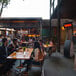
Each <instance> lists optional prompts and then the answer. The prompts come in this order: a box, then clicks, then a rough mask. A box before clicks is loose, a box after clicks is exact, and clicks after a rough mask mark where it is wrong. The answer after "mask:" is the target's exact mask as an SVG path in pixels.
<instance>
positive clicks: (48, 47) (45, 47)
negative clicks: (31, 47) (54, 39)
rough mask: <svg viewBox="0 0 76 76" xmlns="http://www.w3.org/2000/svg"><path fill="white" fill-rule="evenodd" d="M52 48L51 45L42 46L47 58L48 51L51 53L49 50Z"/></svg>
mask: <svg viewBox="0 0 76 76" xmlns="http://www.w3.org/2000/svg"><path fill="white" fill-rule="evenodd" d="M53 46H54V45H53V44H48V45H47V44H43V47H44V49H45V50H46V55H47V56H48V55H49V51H51V50H49V49H52V47H53Z"/></svg>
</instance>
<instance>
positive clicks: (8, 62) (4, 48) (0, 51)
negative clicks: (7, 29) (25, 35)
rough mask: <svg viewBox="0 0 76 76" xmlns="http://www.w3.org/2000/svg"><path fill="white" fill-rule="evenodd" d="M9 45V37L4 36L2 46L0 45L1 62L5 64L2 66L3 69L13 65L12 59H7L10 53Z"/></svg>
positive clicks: (5, 69)
mask: <svg viewBox="0 0 76 76" xmlns="http://www.w3.org/2000/svg"><path fill="white" fill-rule="evenodd" d="M7 46H8V40H7V38H3V39H2V46H1V47H0V64H3V65H4V66H3V67H2V68H3V71H7V70H9V69H10V67H11V66H12V65H11V60H8V59H7V56H8V55H9V52H8V48H7ZM8 66H9V67H8Z"/></svg>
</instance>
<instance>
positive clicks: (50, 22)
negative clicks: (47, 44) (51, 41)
mask: <svg viewBox="0 0 76 76" xmlns="http://www.w3.org/2000/svg"><path fill="white" fill-rule="evenodd" d="M51 20H52V19H51V0H50V38H51V37H52V30H51V29H52V26H51Z"/></svg>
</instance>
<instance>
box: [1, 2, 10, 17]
mask: <svg viewBox="0 0 76 76" xmlns="http://www.w3.org/2000/svg"><path fill="white" fill-rule="evenodd" d="M9 2H10V0H0V16H1V14H2V11H3V8H5V7H6V6H7V5H8V3H9Z"/></svg>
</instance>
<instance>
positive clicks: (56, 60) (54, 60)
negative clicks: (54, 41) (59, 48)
mask: <svg viewBox="0 0 76 76" xmlns="http://www.w3.org/2000/svg"><path fill="white" fill-rule="evenodd" d="M73 62H74V61H73V59H67V58H65V57H64V56H63V55H62V54H60V53H57V52H56V53H54V54H52V56H51V57H48V58H47V59H45V61H44V68H43V72H44V75H43V76H76V71H75V70H74V63H73Z"/></svg>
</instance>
